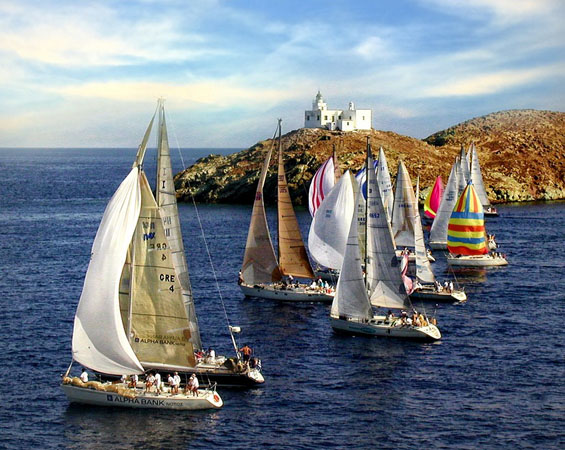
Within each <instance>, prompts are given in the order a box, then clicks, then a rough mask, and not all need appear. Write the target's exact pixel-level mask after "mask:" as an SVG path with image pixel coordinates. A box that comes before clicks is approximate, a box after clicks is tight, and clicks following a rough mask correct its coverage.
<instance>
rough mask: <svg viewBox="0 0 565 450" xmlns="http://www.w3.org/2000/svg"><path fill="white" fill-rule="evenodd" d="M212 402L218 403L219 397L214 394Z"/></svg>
mask: <svg viewBox="0 0 565 450" xmlns="http://www.w3.org/2000/svg"><path fill="white" fill-rule="evenodd" d="M214 401H215V402H216V403H218V402H219V401H220V396H219V395H218V394H214Z"/></svg>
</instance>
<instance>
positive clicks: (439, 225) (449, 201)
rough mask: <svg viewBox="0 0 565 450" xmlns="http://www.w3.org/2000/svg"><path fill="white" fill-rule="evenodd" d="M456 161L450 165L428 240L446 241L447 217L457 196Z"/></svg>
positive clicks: (449, 215)
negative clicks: (449, 171)
mask: <svg viewBox="0 0 565 450" xmlns="http://www.w3.org/2000/svg"><path fill="white" fill-rule="evenodd" d="M457 166H458V164H457V162H456V163H455V164H453V166H452V167H451V173H450V174H449V179H448V180H447V185H446V186H445V190H444V191H443V196H442V197H441V202H440V204H439V208H438V210H437V213H436V217H435V219H434V222H433V223H432V228H431V229H430V242H436V243H446V244H447V226H448V224H449V218H450V217H451V213H452V212H453V208H454V207H455V203H456V202H457V199H458V198H459V195H458V193H457V190H458V184H459V183H458V175H457Z"/></svg>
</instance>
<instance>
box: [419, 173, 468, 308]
mask: <svg viewBox="0 0 565 450" xmlns="http://www.w3.org/2000/svg"><path fill="white" fill-rule="evenodd" d="M416 186H417V187H416V199H417V198H418V191H419V180H418V182H417V183H416ZM414 213H415V217H414V244H415V254H416V282H415V283H414V284H413V290H412V292H411V293H410V298H411V299H417V300H432V301H436V302H462V301H465V300H467V294H466V293H465V291H464V290H463V289H459V287H458V286H453V282H452V281H451V282H447V283H445V284H444V285H442V284H440V283H439V282H438V281H437V280H436V277H435V275H434V272H433V270H432V267H431V265H430V261H429V259H428V252H427V250H426V246H425V243H424V230H423V229H422V219H421V217H420V210H419V208H418V207H416V208H415V209H414Z"/></svg>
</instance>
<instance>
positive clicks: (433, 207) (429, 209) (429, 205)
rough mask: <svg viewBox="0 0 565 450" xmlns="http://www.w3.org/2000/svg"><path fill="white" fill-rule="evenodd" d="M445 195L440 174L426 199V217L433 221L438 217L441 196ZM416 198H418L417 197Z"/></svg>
mask: <svg viewBox="0 0 565 450" xmlns="http://www.w3.org/2000/svg"><path fill="white" fill-rule="evenodd" d="M442 195H443V181H442V179H441V176H438V177H437V178H436V180H435V182H434V185H433V187H432V190H431V191H430V192H429V193H428V195H427V196H426V200H425V201H424V217H425V219H427V220H431V221H433V220H434V219H435V217H436V213H437V210H438V208H439V204H440V202H441V197H442ZM416 200H418V199H417V198H416Z"/></svg>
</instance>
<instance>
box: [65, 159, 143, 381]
mask: <svg viewBox="0 0 565 450" xmlns="http://www.w3.org/2000/svg"><path fill="white" fill-rule="evenodd" d="M140 176H141V172H140V169H139V168H138V167H135V168H133V169H132V170H131V171H130V173H129V175H128V176H127V177H126V179H125V180H124V181H123V182H122V183H121V184H120V186H119V188H118V189H117V190H116V192H115V193H114V195H113V196H112V198H111V200H110V202H109V203H108V206H107V207H106V210H105V211H104V216H103V217H102V222H101V223H100V226H99V227H98V231H97V233H96V237H95V239H94V243H93V245H92V256H91V260H90V264H89V266H88V270H87V272H86V276H85V279H84V286H83V289H82V294H81V296H80V301H79V304H78V307H77V311H76V315H75V322H74V329H73V340H72V349H73V359H74V360H75V361H77V362H79V363H80V364H82V365H84V366H86V367H89V368H90V369H92V370H96V371H99V372H102V373H107V374H114V375H120V374H124V373H132V374H133V373H142V372H143V367H142V366H141V364H140V362H139V360H138V358H137V356H136V355H135V353H134V351H133V349H132V347H131V345H130V344H129V340H128V336H126V333H125V331H124V325H123V323H122V317H121V314H120V299H119V285H120V277H121V275H122V269H123V267H124V263H125V261H126V255H127V253H128V248H129V246H130V243H131V239H132V236H133V234H134V231H135V229H136V226H137V221H138V217H139V212H140V210H141V188H140V184H139V177H140Z"/></svg>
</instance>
